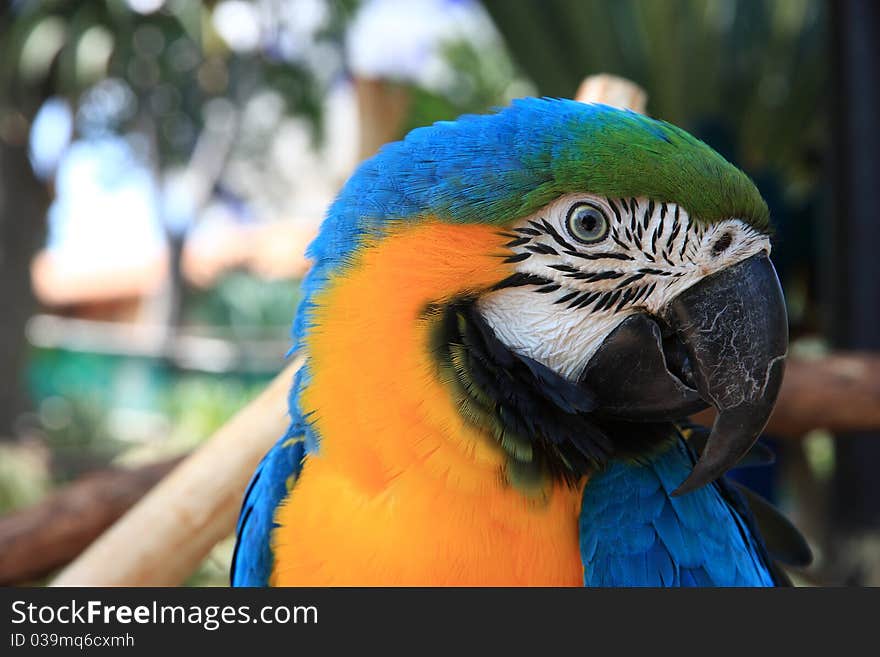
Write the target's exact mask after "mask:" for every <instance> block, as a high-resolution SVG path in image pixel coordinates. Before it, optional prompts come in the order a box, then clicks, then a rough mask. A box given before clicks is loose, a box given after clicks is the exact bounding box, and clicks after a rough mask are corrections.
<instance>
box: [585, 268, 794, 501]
mask: <svg viewBox="0 0 880 657" xmlns="http://www.w3.org/2000/svg"><path fill="white" fill-rule="evenodd" d="M787 350H788V318H787V316H786V312H785V302H784V299H783V296H782V289H781V288H780V286H779V279H778V278H777V276H776V270H775V269H774V268H773V265H772V264H771V263H770V260H769V258H768V257H767V256H766V254H763V253H762V254H758V255H755V256H752V257H750V258H748V259H746V260H743V261H742V262H739V263H737V264H736V265H733V266H732V267H729V268H727V269H724V270H722V271H720V272H717V273H715V274H713V275H711V276H708V277H706V278H705V279H703V280H702V281H700V282H699V283H697V284H696V285H694V286H693V287H690V288H688V289H687V290H685V291H684V292H682V293H681V294H679V295H678V296H677V297H676V298H675V299H673V300H672V301H671V302H670V303H669V304H668V306H667V307H666V308H665V309H664V311H663V313H662V316H661V317H660V318H653V317H651V316H649V315H635V316H632V317H629V318H627V319H626V320H624V322H622V323H621V324H620V326H618V327H617V328H616V329H615V330H614V331H613V332H612V333H611V334H609V336H608V337H607V338H606V340H605V342H603V344H602V346H601V347H600V348H599V349H598V351H597V352H596V354H595V355H594V356H593V358H592V359H591V360H590V362H589V363H588V364H587V367H586V369H585V370H584V374H583V376H582V383H584V384H585V385H587V386H588V387H589V388H590V389H591V390H592V391H594V393H595V394H596V396H597V401H598V405H599V407H600V408H601V409H602V412H604V413H607V414H608V415H610V416H614V417H617V418H621V419H628V420H635V421H655V420H674V419H681V418H683V417H685V416H687V415H689V414H691V413H693V412H695V411H697V410H700V409H701V408H704V407H705V405H706V404H707V403H708V404H711V405H712V406H714V407H715V409H717V411H718V415H717V417H716V419H715V423H714V425H713V426H712V431H711V433H710V435H709V438H708V440H707V442H706V447H705V449H704V450H703V452H702V454H701V456H700V459H699V460H698V461H697V464H696V465H695V466H694V469H693V471H692V472H691V474H690V475H689V476H688V478H687V479H686V480H685V481H684V483H682V484H681V486H679V487H678V489H677V490H676V491H675V493H674V494H675V495H681V494H684V493H687V492H689V491H692V490H694V489H696V488H699V487H701V486H703V485H705V484H707V483H709V482H711V481H713V480H715V479H716V478H718V477H720V476H721V475H722V474H724V472H726V471H727V470H728V469H730V468H731V467H733V466H734V465H735V464H736V463H737V461H739V459H740V458H741V457H742V456H743V455H744V454H745V453H746V452H747V451H748V450H749V448H750V447H751V446H752V445H753V444H754V442H755V440H757V438H758V436H759V435H760V433H761V431H762V430H763V429H764V426H765V425H766V424H767V420H768V419H769V417H770V413H771V411H772V410H773V406H774V404H775V403H776V396H777V394H778V393H779V387H780V385H781V383H782V374H783V369H784V360H785V355H786V352H787Z"/></svg>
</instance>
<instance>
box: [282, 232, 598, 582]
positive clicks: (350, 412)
mask: <svg viewBox="0 0 880 657" xmlns="http://www.w3.org/2000/svg"><path fill="white" fill-rule="evenodd" d="M505 241H506V238H504V237H503V236H501V235H499V234H498V230H497V228H494V227H490V226H477V225H445V224H438V223H431V222H425V223H421V224H417V225H414V226H413V225H410V226H409V227H407V228H405V229H402V230H398V231H396V232H394V233H393V234H392V235H391V236H389V237H386V238H384V239H382V240H381V241H380V242H377V243H376V244H372V245H370V246H369V247H367V248H363V249H361V254H360V256H359V257H358V259H357V261H356V262H354V263H352V265H351V266H350V267H347V268H346V270H345V272H344V275H340V276H338V277H336V278H335V279H333V280H331V281H330V282H329V284H328V285H327V287H326V289H325V291H324V292H323V293H322V295H321V296H320V298H318V299H317V307H316V309H315V311H314V314H313V316H312V322H311V323H312V325H313V326H314V328H313V329H312V330H311V331H310V333H309V336H308V338H307V341H306V349H307V351H308V354H309V358H310V362H311V379H310V382H309V384H308V385H307V386H306V388H305V389H304V390H303V392H302V395H301V407H302V409H303V411H304V412H307V413H311V415H310V416H309V418H310V421H312V422H313V423H314V425H315V427H316V429H317V431H318V434H319V436H320V440H321V442H320V449H319V453H318V454H315V455H310V456H309V457H308V459H307V460H306V462H305V464H304V466H303V471H302V473H301V475H300V477H299V479H298V481H297V483H296V486H295V488H294V490H293V493H292V494H291V495H290V496H289V497H288V499H287V500H286V501H285V502H284V503H283V504H282V505H281V506H280V507H279V509H278V512H277V515H276V521H277V523H278V524H279V527H278V528H277V529H276V530H275V532H274V534H273V551H274V556H275V568H274V571H273V574H272V583H273V584H274V585H277V586H287V585H296V586H308V585H314V586H326V585H330V586H346V585H351V586H360V585H368V586H369V585H377V586H382V585H389V586H393V585H423V586H434V585H547V586H559V585H571V586H579V585H581V583H582V581H583V570H582V566H581V561H580V555H579V551H578V535H577V517H578V512H579V503H580V494H579V492H578V491H576V490H571V489H569V488H567V487H564V486H561V485H560V486H558V487H556V488H554V489H553V491H552V492H551V494H550V495H549V497H548V499H547V500H546V502H543V503H540V504H539V503H535V502H531V501H529V500H528V499H527V498H526V497H525V496H523V495H522V494H521V493H520V492H518V491H517V490H515V489H513V488H511V487H510V486H509V485H508V484H507V483H506V482H505V481H504V478H503V476H502V473H501V468H502V466H503V462H504V459H503V456H502V454H501V453H500V450H499V449H498V448H497V447H496V446H495V445H494V444H493V443H492V442H491V441H490V440H488V439H487V438H486V437H485V436H483V435H481V434H480V433H479V432H478V430H476V429H475V428H473V427H472V426H471V425H469V424H468V423H466V422H465V421H464V420H463V418H462V417H461V416H460V415H459V413H458V411H457V409H456V407H455V403H454V402H453V399H452V396H451V395H450V394H449V391H448V389H447V388H446V384H444V383H443V382H442V381H441V380H440V378H439V376H438V369H437V364H436V361H435V359H434V357H433V356H432V354H431V353H430V350H429V347H428V345H429V338H428V333H429V330H430V325H429V320H427V319H425V318H424V311H425V308H426V306H428V304H431V303H443V302H444V301H446V300H449V299H452V298H454V297H456V296H458V295H461V294H466V293H468V292H478V291H480V290H483V289H485V288H487V287H489V286H491V285H493V284H494V283H496V282H497V281H499V280H501V279H503V278H504V277H505V276H507V275H509V274H510V273H511V270H510V265H507V264H505V263H504V259H503V255H504V248H503V243H504V242H505Z"/></svg>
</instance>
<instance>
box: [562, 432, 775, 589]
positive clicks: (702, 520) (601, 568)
mask: <svg viewBox="0 0 880 657" xmlns="http://www.w3.org/2000/svg"><path fill="white" fill-rule="evenodd" d="M693 463H694V459H693V456H692V454H691V452H690V450H689V449H688V447H687V445H686V444H685V442H684V441H683V440H679V441H677V442H676V443H675V444H674V445H673V446H672V447H670V448H669V449H668V450H666V451H665V452H662V453H660V454H658V455H655V456H653V457H652V458H650V459H649V460H647V461H646V462H642V463H637V462H623V461H617V462H614V463H612V464H611V465H609V466H608V467H607V468H606V469H605V470H604V471H602V472H600V473H597V474H596V475H595V476H594V477H593V478H592V479H591V480H590V481H589V483H588V484H587V486H586V488H585V489H584V494H583V501H582V508H581V516H580V521H579V524H580V543H581V558H582V560H583V564H584V585H585V586H773V585H774V584H776V583H777V581H776V580H775V578H774V575H773V568H772V564H771V563H770V560H769V558H768V556H767V553H766V549H765V548H764V544H763V542H762V540H761V537H760V535H759V534H758V533H757V531H756V530H755V526H754V523H753V522H752V521H751V518H749V517H748V515H747V514H748V511H747V509H746V507H744V506H741V507H739V508H738V505H735V504H733V503H732V502H731V501H730V500H729V499H727V498H726V491H725V490H723V489H722V488H721V487H720V486H719V484H717V483H716V484H710V485H708V486H705V487H703V488H700V489H698V490H696V491H694V492H692V493H689V494H687V495H684V496H682V497H672V496H671V495H670V493H671V492H672V491H673V490H675V489H676V487H678V485H679V484H680V483H681V481H682V480H683V479H684V478H685V477H686V476H687V474H688V473H689V472H690V470H691V468H692V467H693Z"/></svg>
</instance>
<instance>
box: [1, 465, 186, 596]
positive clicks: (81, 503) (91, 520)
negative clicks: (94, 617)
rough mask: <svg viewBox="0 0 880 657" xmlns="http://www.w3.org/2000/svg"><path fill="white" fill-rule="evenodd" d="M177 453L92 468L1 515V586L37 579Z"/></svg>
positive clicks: (98, 529)
mask: <svg viewBox="0 0 880 657" xmlns="http://www.w3.org/2000/svg"><path fill="white" fill-rule="evenodd" d="M182 459H183V457H177V458H173V459H169V460H167V461H161V462H159V463H151V464H149V465H145V466H142V467H138V468H113V469H108V470H102V471H100V472H95V473H92V474H89V475H87V476H85V477H83V478H82V479H79V480H78V481H76V482H74V483H72V484H70V485H68V486H65V487H64V488H62V489H60V490H58V491H57V492H55V493H53V494H52V495H50V496H49V497H48V498H47V499H45V500H43V501H42V502H39V503H38V504H35V505H34V506H31V507H29V508H26V509H21V510H19V511H15V512H14V513H10V514H8V515H6V516H3V517H0V586H9V585H11V584H21V583H23V582H28V581H32V580H34V579H39V578H40V577H45V576H46V575H48V574H49V573H51V572H52V571H53V570H55V569H57V568H59V567H61V566H64V565H65V564H67V563H69V562H70V561H71V560H72V559H74V558H75V557H76V556H77V555H78V554H79V553H80V552H82V551H83V550H84V549H85V548H86V547H88V545H89V543H91V542H92V541H93V540H95V539H96V538H97V537H98V536H100V535H101V533H102V532H103V531H104V530H106V529H107V527H109V526H110V525H112V524H113V523H114V522H115V521H116V520H117V519H118V518H119V517H120V516H122V514H123V513H125V512H126V511H127V510H128V509H129V508H130V507H131V506H132V505H134V504H135V502H137V501H138V500H139V499H140V498H141V497H143V496H144V494H145V493H146V492H147V491H148V490H150V489H151V488H152V487H153V486H155V485H156V483H157V482H158V481H159V480H160V479H162V477H164V476H165V475H166V474H168V473H169V472H170V471H171V470H172V469H173V468H174V466H176V465H177V464H178V463H179V462H180V461H181V460H182Z"/></svg>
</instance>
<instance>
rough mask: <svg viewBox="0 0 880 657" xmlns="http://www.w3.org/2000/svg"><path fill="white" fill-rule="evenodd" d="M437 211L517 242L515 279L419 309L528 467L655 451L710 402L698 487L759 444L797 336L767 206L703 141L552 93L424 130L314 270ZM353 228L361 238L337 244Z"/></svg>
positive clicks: (465, 404) (319, 273)
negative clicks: (672, 425)
mask: <svg viewBox="0 0 880 657" xmlns="http://www.w3.org/2000/svg"><path fill="white" fill-rule="evenodd" d="M380 218H381V219H380ZM426 221H427V222H440V223H445V224H449V225H454V226H455V225H474V224H476V225H490V226H491V227H492V229H493V231H494V232H495V233H496V234H498V235H500V236H501V237H500V240H501V242H499V244H498V248H496V249H495V252H493V253H492V254H491V255H492V257H497V258H499V259H500V261H501V262H502V263H503V265H504V267H505V269H504V274H503V276H502V275H500V274H499V275H498V277H497V280H495V281H493V282H492V283H491V285H481V286H469V285H466V284H464V283H463V284H462V289H461V291H460V292H459V293H457V294H454V295H446V296H444V297H443V298H438V299H432V300H430V301H431V302H430V303H429V304H427V305H426V307H425V311H424V312H423V313H422V314H421V315H420V319H419V321H423V320H424V321H432V322H434V324H435V325H436V326H437V327H438V328H437V329H436V330H435V331H434V332H433V336H434V337H433V343H432V350H433V352H434V353H435V355H436V357H437V359H438V362H439V363H440V365H441V368H442V369H443V371H444V372H445V377H446V380H448V381H449V382H451V383H452V384H453V386H454V387H455V390H456V392H455V395H456V401H457V405H458V408H460V409H461V412H462V414H464V415H465V416H466V417H468V418H469V419H470V420H471V421H472V422H474V423H476V424H478V425H480V426H483V427H485V428H486V429H487V430H488V431H489V432H490V433H492V434H493V435H494V436H495V437H496V439H497V440H498V441H499V442H500V443H501V445H502V446H503V447H504V448H505V450H507V451H508V452H509V454H510V462H511V464H512V466H511V468H512V469H513V470H515V469H516V468H517V467H519V468H520V469H521V470H522V471H525V472H527V471H529V464H533V465H534V464H537V465H535V467H534V468H532V471H533V473H534V472H537V471H542V472H543V471H547V470H548V469H549V470H550V471H553V472H562V473H563V474H564V475H565V474H566V473H567V474H568V475H571V474H575V475H577V474H580V473H582V472H583V471H584V470H586V469H589V468H591V467H595V466H596V465H597V464H601V463H602V462H604V461H605V460H607V458H611V457H614V456H615V455H620V454H627V455H633V456H638V454H639V453H640V452H642V451H644V450H647V449H650V448H651V447H652V445H651V443H652V442H659V441H661V440H663V439H664V438H663V436H665V435H666V434H664V432H663V431H662V430H658V427H660V428H662V427H668V423H669V422H671V421H674V420H679V419H682V418H685V417H686V416H688V415H690V414H691V413H694V412H696V411H698V410H701V409H703V408H706V407H707V406H712V407H714V408H715V409H716V410H717V416H716V419H715V422H714V425H713V427H712V430H711V433H710V437H709V439H708V442H707V443H706V447H705V449H704V450H703V452H702V455H701V456H700V458H699V460H698V461H697V463H696V465H695V467H694V469H693V471H692V472H691V474H690V476H689V477H688V478H687V480H686V481H685V482H684V483H683V484H682V485H681V487H680V488H679V491H677V492H679V493H684V492H687V491H689V490H692V489H694V488H697V487H699V486H702V485H704V484H706V483H708V482H710V481H712V480H714V479H715V478H717V477H718V476H720V475H721V474H723V473H724V472H725V471H726V470H727V469H729V468H730V467H732V466H733V465H734V464H735V463H736V462H737V461H738V460H739V458H740V457H741V456H742V455H743V454H744V453H745V452H746V451H747V450H748V449H749V448H750V447H751V445H752V444H753V443H754V441H755V440H756V439H757V436H758V435H759V433H760V432H761V431H762V429H763V427H764V426H765V424H766V422H767V419H768V417H769V414H770V412H771V410H772V407H773V405H774V403H775V399H776V396H777V393H778V391H779V387H780V384H781V380H782V374H783V364H784V358H785V355H786V352H787V344H788V343H787V340H788V338H787V335H788V329H787V319H786V312H785V306H784V301H783V297H782V292H781V289H780V286H779V282H778V280H777V277H776V273H775V270H774V268H773V265H772V264H771V263H770V260H769V253H770V238H769V218H768V210H767V206H766V204H765V203H764V201H763V200H762V198H761V196H760V194H759V193H758V191H757V189H756V188H755V187H754V185H753V184H752V182H751V181H750V180H749V179H748V177H747V176H746V175H745V174H744V173H742V172H741V171H740V170H738V169H737V168H736V167H734V166H733V165H731V164H729V163H728V162H727V161H725V160H724V159H723V158H722V157H721V156H720V155H718V154H717V153H716V152H715V151H713V150H712V149H711V148H709V147H708V146H707V145H705V144H704V143H702V142H700V141H699V140H697V139H695V138H694V137H692V136H691V135H689V134H688V133H686V132H684V131H683V130H681V129H679V128H676V127H674V126H672V125H670V124H667V123H664V122H662V121H658V120H654V119H651V118H648V117H645V116H642V115H639V114H635V113H632V112H629V111H624V110H618V109H613V108H610V107H606V106H602V105H587V104H582V103H577V102H574V101H564V100H552V99H523V100H520V101H515V102H514V103H513V104H512V106H511V107H508V108H506V109H503V110H501V111H499V112H497V113H495V114H491V115H485V116H469V117H463V118H462V119H459V120H458V121H455V122H447V123H440V124H436V125H434V126H431V127H427V128H422V129H418V130H416V131H414V132H412V133H410V135H409V136H408V137H407V138H406V139H405V140H404V141H402V142H399V143H396V144H392V145H389V146H387V147H385V148H384V149H383V150H382V151H381V152H380V153H379V154H378V155H377V156H376V157H375V158H373V159H372V160H370V161H368V162H367V163H366V164H365V165H363V166H362V168H361V169H360V170H359V172H358V173H357V174H355V176H354V177H353V178H352V180H351V181H350V182H349V183H348V184H347V185H346V187H345V188H344V189H343V191H342V193H341V194H340V196H339V198H338V200H337V201H336V204H335V205H334V207H333V208H331V212H330V214H329V218H328V222H331V223H333V224H334V233H333V234H334V235H336V236H337V239H336V241H335V242H333V243H331V242H330V241H328V238H326V237H324V238H323V239H322V238H319V240H318V241H317V242H316V243H315V245H313V247H312V256H313V257H315V258H316V261H317V263H316V269H315V270H314V271H313V274H312V276H313V277H315V278H316V280H319V282H326V281H327V280H329V279H330V278H332V276H334V275H336V273H338V271H340V270H344V269H345V267H347V266H350V265H349V263H350V262H351V260H352V257H353V253H355V251H356V250H357V249H359V248H371V247H370V246H365V245H373V244H377V243H379V242H381V238H382V236H383V235H388V234H391V233H393V232H394V231H396V230H398V229H399V226H400V225H401V224H404V223H405V224H415V223H418V222H426ZM325 232H326V230H325ZM340 234H342V235H345V236H346V237H347V240H348V242H350V243H351V244H359V245H360V246H347V247H345V248H342V249H340V239H339V238H338V236H339V235H340ZM343 241H344V240H343ZM346 248H347V249H349V251H348V252H346ZM425 248H426V249H427V248H430V245H425ZM473 248H483V247H482V246H481V244H475V245H474V247H473ZM435 266H437V265H435ZM400 284H401V285H402V286H404V285H406V284H407V283H406V280H402V281H401V283H400ZM306 304H307V306H308V304H312V305H313V306H314V305H317V304H318V301H316V300H314V299H311V300H310V299H307V300H306ZM306 316H308V314H307V313H306ZM425 318H428V319H427V320H425ZM302 330H303V332H307V328H303V329H302ZM632 436H639V438H637V439H635V438H632ZM655 436H656V437H655ZM548 464H549V465H548Z"/></svg>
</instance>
